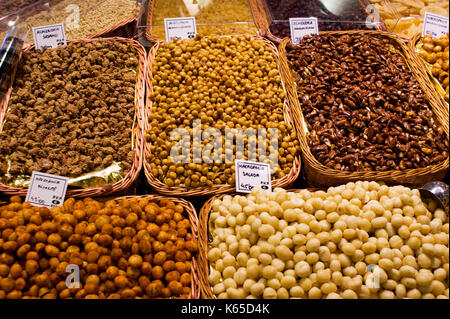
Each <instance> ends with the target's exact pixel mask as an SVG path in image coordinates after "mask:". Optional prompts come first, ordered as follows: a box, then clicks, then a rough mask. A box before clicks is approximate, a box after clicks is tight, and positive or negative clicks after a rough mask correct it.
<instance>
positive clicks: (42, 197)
mask: <svg viewBox="0 0 450 319" xmlns="http://www.w3.org/2000/svg"><path fill="white" fill-rule="evenodd" d="M68 183H69V178H67V177H62V176H57V175H51V174H45V173H40V172H33V174H31V182H30V187H29V188H28V192H27V197H26V199H25V201H27V202H29V203H31V204H32V205H34V206H39V207H48V208H52V207H55V206H61V205H62V204H63V202H64V198H65V197H66V191H67V185H68Z"/></svg>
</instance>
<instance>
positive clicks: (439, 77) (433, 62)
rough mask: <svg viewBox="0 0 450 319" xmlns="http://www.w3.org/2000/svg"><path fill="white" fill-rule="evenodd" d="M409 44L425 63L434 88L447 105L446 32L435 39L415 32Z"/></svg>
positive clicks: (447, 59)
mask: <svg viewBox="0 0 450 319" xmlns="http://www.w3.org/2000/svg"><path fill="white" fill-rule="evenodd" d="M410 45H411V49H412V50H415V51H416V52H417V53H418V55H419V57H420V58H421V60H422V62H423V63H424V64H425V66H426V68H427V70H428V71H429V73H430V74H431V76H432V78H433V82H434V84H435V86H436V89H437V90H438V92H439V94H440V95H441V96H442V97H443V98H444V100H445V102H446V103H447V105H448V103H449V97H448V94H449V93H448V79H449V76H448V63H449V57H448V33H447V35H444V36H441V37H440V38H436V39H435V38H433V37H432V36H431V35H426V36H425V37H423V38H422V36H421V34H417V35H416V36H415V37H413V39H411V42H410Z"/></svg>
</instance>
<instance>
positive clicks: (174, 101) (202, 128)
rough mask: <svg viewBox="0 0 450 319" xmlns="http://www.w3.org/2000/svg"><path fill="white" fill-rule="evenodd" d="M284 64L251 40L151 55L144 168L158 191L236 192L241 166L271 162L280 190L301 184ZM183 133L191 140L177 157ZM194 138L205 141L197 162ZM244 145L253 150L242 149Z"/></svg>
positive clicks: (166, 47)
mask: <svg viewBox="0 0 450 319" xmlns="http://www.w3.org/2000/svg"><path fill="white" fill-rule="evenodd" d="M277 59H278V57H277V50H276V48H275V46H273V45H272V44H270V43H269V42H267V41H265V40H262V39H260V38H256V37H251V36H245V37H244V36H241V37H240V36H233V37H217V36H210V37H202V36H199V35H197V36H196V37H195V39H192V40H182V41H179V40H176V41H173V42H170V43H158V44H156V45H155V46H154V47H153V48H152V49H151V50H150V58H149V69H150V68H151V69H150V70H149V72H148V77H149V88H148V90H147V92H149V95H148V96H149V98H150V100H149V101H148V103H147V108H148V113H149V124H148V128H147V134H146V143H145V147H144V157H145V159H144V168H145V173H146V176H147V179H148V182H149V183H150V185H151V186H152V187H153V188H154V189H156V190H157V191H158V192H160V193H163V194H171V195H175V194H176V195H179V196H194V195H197V196H198V195H207V194H212V193H217V192H230V191H233V189H234V188H235V173H234V169H235V166H234V165H235V163H234V162H235V159H245V160H252V159H253V161H255V160H256V159H257V160H258V161H259V162H263V163H270V164H271V171H272V184H273V185H274V186H285V185H289V184H290V183H292V182H293V181H294V180H295V179H296V178H297V176H298V174H299V171H300V160H299V152H298V151H299V142H298V139H297V136H296V134H295V132H294V130H293V127H292V124H293V121H292V118H293V116H294V115H293V114H292V110H291V108H290V105H289V104H287V103H286V99H285V97H286V94H285V91H284V89H283V85H282V79H281V76H280V72H279V70H278V67H279V66H278V64H277ZM195 121H198V122H200V125H199V127H198V128H196V127H194V126H195V123H196V122H195ZM234 129H241V131H240V132H239V131H235V130H234ZM194 130H199V132H200V135H199V137H197V135H195V136H194V135H193V133H194ZM211 130H212V131H213V132H211ZM271 131H273V132H274V133H273V135H271V134H272V133H271ZM176 132H185V135H186V136H184V137H182V140H181V144H183V145H181V146H184V147H185V149H184V150H183V152H182V154H181V155H179V156H178V154H179V152H178V151H176V155H175V156H174V155H173V154H172V152H173V150H174V147H177V145H179V144H180V143H179V141H177V140H176V137H175V136H172V135H173V134H181V133H176ZM208 132H209V133H208ZM207 134H208V135H209V136H206V135H207ZM216 135H218V137H216ZM234 135H236V145H234V144H233V143H234V137H233V136H234ZM171 136H172V137H171ZM174 137H175V138H174ZM180 137H181V135H180ZM186 138H187V139H189V140H188V141H187V143H188V144H187V145H185V139H186ZM178 139H179V140H180V138H178ZM191 139H192V140H193V141H194V142H196V141H197V139H198V141H197V142H198V143H199V145H198V147H199V149H198V153H199V155H198V156H199V158H198V159H196V158H194V156H195V155H194V152H195V151H196V150H194V149H191V147H190V146H189V145H190V140H191ZM238 140H241V141H242V142H243V144H244V141H245V144H244V145H243V146H246V147H247V148H243V149H242V150H239V148H238V146H237V143H238ZM216 143H217V144H218V145H216ZM273 143H277V144H276V145H278V146H277V147H278V149H276V145H275V144H274V145H272V144H273ZM211 144H214V145H211ZM256 144H257V145H256ZM185 151H187V153H188V154H185Z"/></svg>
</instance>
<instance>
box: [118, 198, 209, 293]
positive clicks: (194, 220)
mask: <svg viewBox="0 0 450 319" xmlns="http://www.w3.org/2000/svg"><path fill="white" fill-rule="evenodd" d="M122 199H138V200H139V199H148V200H150V201H159V200H162V199H166V200H171V201H173V202H174V203H175V204H180V205H181V206H183V208H184V210H185V211H186V213H187V216H188V217H189V221H190V222H191V230H192V235H193V239H194V241H195V242H197V244H198V245H200V243H199V242H198V228H199V223H198V217H197V212H196V211H195V208H194V206H192V204H191V203H190V202H188V201H186V200H184V199H181V198H175V197H165V196H160V195H142V196H123V197H118V198H115V200H118V201H120V200H122ZM191 264H192V266H191V283H192V284H191V294H190V296H189V297H190V299H199V298H200V282H199V277H200V273H199V264H200V259H199V254H197V256H192V260H191Z"/></svg>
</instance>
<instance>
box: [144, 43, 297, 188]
mask: <svg viewBox="0 0 450 319" xmlns="http://www.w3.org/2000/svg"><path fill="white" fill-rule="evenodd" d="M233 37H234V36H233ZM235 37H239V36H235ZM251 37H253V38H257V39H260V40H262V41H264V43H266V44H267V45H269V47H270V48H271V49H272V50H273V53H274V54H275V58H276V60H277V64H278V65H279V72H280V76H281V78H282V85H283V89H284V91H285V93H286V98H285V103H284V106H283V115H284V121H285V122H286V121H288V122H287V123H289V124H291V125H292V127H293V131H292V132H294V133H296V132H295V129H294V127H295V120H294V119H295V117H296V116H297V115H296V114H294V113H295V110H294V108H293V107H292V106H291V105H290V103H289V100H288V98H287V93H288V92H287V89H286V86H285V85H286V84H285V83H284V79H285V77H284V76H283V75H282V70H281V65H280V64H279V63H278V60H279V53H278V51H277V50H276V47H275V46H274V45H273V44H272V43H270V42H269V41H267V40H266V39H264V38H262V37H260V36H251ZM161 43H165V41H158V42H157V43H156V44H155V45H153V47H152V48H151V49H150V52H149V54H148V59H147V61H148V65H147V68H148V71H147V81H146V84H147V103H146V112H147V114H146V116H147V117H146V118H148V116H149V115H150V113H151V108H152V102H151V100H150V94H151V92H153V89H152V70H151V68H152V62H153V61H154V58H155V56H156V53H157V50H158V48H159V45H160V44H161ZM149 126H150V123H149V121H147V122H146V126H145V130H148V129H149ZM297 138H299V137H298V136H297ZM149 153H150V143H148V142H147V141H146V140H144V165H143V166H144V172H145V176H146V178H147V182H148V183H149V184H150V186H152V187H153V188H154V189H155V190H156V191H157V192H158V193H160V194H164V195H169V196H170V195H172V196H183V197H196V196H205V195H211V194H217V193H229V192H233V191H235V189H236V188H235V186H234V185H227V184H224V185H214V186H211V187H196V188H186V187H169V186H167V185H166V184H164V183H162V182H161V181H159V180H158V179H157V178H156V177H155V176H154V175H153V174H152V172H151V168H150V163H149V161H148V156H149V155H148V154H149ZM300 170H301V157H300V154H297V155H296V156H295V157H294V161H293V166H292V168H291V170H290V172H289V174H287V175H285V176H284V177H283V178H281V179H276V180H272V187H286V186H288V185H290V184H292V183H293V182H294V181H295V180H296V179H297V177H298V175H299V174H300Z"/></svg>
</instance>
